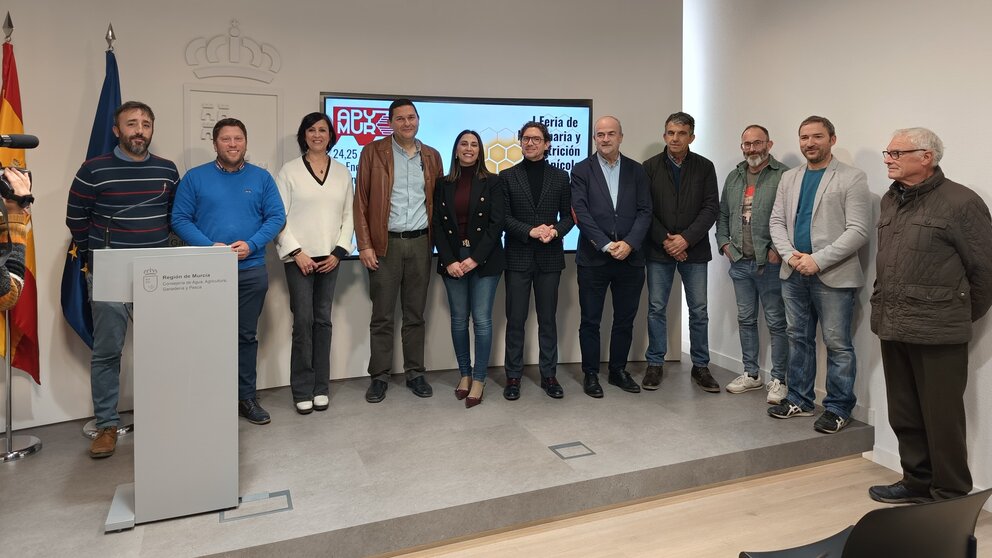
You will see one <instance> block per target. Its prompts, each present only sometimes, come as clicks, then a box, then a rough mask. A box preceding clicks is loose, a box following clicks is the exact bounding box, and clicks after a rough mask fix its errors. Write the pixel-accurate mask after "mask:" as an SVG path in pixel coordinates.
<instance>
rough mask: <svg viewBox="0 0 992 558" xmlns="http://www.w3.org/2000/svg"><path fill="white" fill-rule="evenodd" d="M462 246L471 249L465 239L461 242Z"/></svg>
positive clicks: (469, 243) (470, 245) (470, 244)
mask: <svg viewBox="0 0 992 558" xmlns="http://www.w3.org/2000/svg"><path fill="white" fill-rule="evenodd" d="M462 246H464V247H465V248H471V247H472V243H471V242H469V240H468V239H467V238H466V239H465V240H463V241H462Z"/></svg>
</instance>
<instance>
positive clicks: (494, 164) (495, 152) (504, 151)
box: [479, 128, 524, 173]
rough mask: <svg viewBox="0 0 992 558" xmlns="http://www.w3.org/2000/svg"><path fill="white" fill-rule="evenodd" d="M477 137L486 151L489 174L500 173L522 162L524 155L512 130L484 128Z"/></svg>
mask: <svg viewBox="0 0 992 558" xmlns="http://www.w3.org/2000/svg"><path fill="white" fill-rule="evenodd" d="M479 135H480V136H482V143H483V145H484V149H485V150H486V168H487V169H489V170H490V171H491V172H495V173H500V172H502V171H504V170H506V169H508V168H510V167H512V166H513V165H515V164H517V163H519V162H520V161H521V160H523V158H524V153H523V151H522V150H521V149H520V143H518V142H517V137H516V133H515V132H513V131H512V130H508V129H506V128H502V129H500V130H493V129H492V128H486V129H484V130H482V132H481V133H480V134H479Z"/></svg>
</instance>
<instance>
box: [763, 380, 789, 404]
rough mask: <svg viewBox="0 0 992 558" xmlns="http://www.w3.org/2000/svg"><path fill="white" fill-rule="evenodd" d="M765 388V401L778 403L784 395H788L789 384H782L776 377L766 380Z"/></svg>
mask: <svg viewBox="0 0 992 558" xmlns="http://www.w3.org/2000/svg"><path fill="white" fill-rule="evenodd" d="M765 389H767V390H768V399H767V401H768V404H769V405H778V404H779V403H781V402H782V400H783V399H785V396H786V395H789V386H787V385H785V384H783V383H782V382H780V381H778V380H777V379H776V380H772V381H770V382H768V385H766V386H765Z"/></svg>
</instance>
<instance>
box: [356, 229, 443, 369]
mask: <svg viewBox="0 0 992 558" xmlns="http://www.w3.org/2000/svg"><path fill="white" fill-rule="evenodd" d="M430 279H431V244H430V239H429V238H428V237H427V235H423V236H420V237H417V238H409V239H404V238H390V239H389V246H388V249H387V250H386V255H385V256H382V257H380V258H379V269H378V270H376V271H369V298H371V299H372V319H371V321H370V323H369V337H370V342H369V345H370V349H371V353H372V354H371V355H370V357H369V375H370V376H372V379H373V380H388V376H387V375H388V374H389V371H390V370H391V369H392V367H393V336H394V335H395V332H396V320H395V316H396V297H397V296H399V298H400V307H401V309H402V313H403V329H402V336H403V371H404V372H405V373H406V379H407V380H412V379H414V378H417V377H419V376H423V374H424V371H425V370H426V368H425V367H424V336H425V332H426V327H425V325H424V307H426V306H427V286H428V284H429V283H430Z"/></svg>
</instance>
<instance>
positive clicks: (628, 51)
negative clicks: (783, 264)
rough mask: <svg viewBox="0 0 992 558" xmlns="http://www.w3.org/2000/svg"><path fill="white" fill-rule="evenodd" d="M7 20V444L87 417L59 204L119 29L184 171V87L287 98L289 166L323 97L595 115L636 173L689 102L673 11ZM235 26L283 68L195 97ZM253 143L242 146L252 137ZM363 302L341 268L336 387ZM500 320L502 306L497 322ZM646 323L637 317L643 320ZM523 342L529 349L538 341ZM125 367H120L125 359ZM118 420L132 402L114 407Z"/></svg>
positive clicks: (587, 0) (359, 5) (354, 357)
mask: <svg viewBox="0 0 992 558" xmlns="http://www.w3.org/2000/svg"><path fill="white" fill-rule="evenodd" d="M4 8H5V9H7V10H9V11H10V13H11V16H12V18H13V20H14V24H15V27H16V30H15V32H14V36H13V39H14V45H15V51H16V55H17V63H18V68H19V76H20V84H21V95H22V98H23V100H24V102H23V106H24V120H25V131H26V132H28V133H32V134H36V135H38V136H39V137H40V138H41V147H40V148H39V149H36V150H34V151H32V152H30V153H29V154H28V161H29V165H30V167H31V168H32V170H33V171H34V176H35V195H36V197H37V200H38V201H37V203H36V205H35V213H34V223H35V246H36V249H37V267H38V269H37V271H38V278H39V279H38V290H39V299H40V300H39V311H38V313H39V337H40V342H41V368H42V385H41V386H40V387H39V386H35V385H34V384H33V383H32V382H31V381H30V380H29V379H28V378H27V377H26V376H25V375H24V374H22V373H20V372H15V378H14V381H13V390H14V413H13V416H14V420H13V422H14V426H15V428H24V427H30V426H36V425H41V424H48V423H53V422H59V421H64V420H69V419H76V418H80V417H86V416H89V415H90V414H91V413H92V409H91V404H90V398H89V349H88V348H87V347H86V346H85V345H84V344H83V343H82V342H81V341H79V340H78V339H77V338H76V337H75V334H74V333H73V332H72V331H71V330H70V329H69V327H68V326H67V325H66V324H65V322H64V320H63V318H62V316H61V310H60V306H59V282H60V277H61V273H62V264H63V261H64V250H65V247H66V245H67V243H68V239H69V235H68V231H67V230H66V228H65V225H64V219H65V201H66V195H67V191H68V187H69V183H70V182H71V179H72V176H73V174H74V173H75V171H76V169H77V168H78V167H79V164H80V163H81V162H82V159H83V157H84V155H85V150H86V143H87V141H88V139H89V133H90V127H91V125H92V121H93V112H94V110H95V107H96V101H97V97H98V95H99V89H100V84H101V83H102V80H103V75H104V56H103V51H104V49H105V46H106V45H105V42H104V40H103V36H104V33H105V31H106V28H107V24H108V22H111V21H112V22H113V24H114V28H115V30H116V32H117V35H118V37H119V40H118V41H117V43H116V52H117V57H118V63H119V66H120V72H121V89H122V94H123V97H124V98H125V99H139V100H143V101H145V102H147V103H149V104H150V105H151V106H152V107H153V109H154V110H155V112H156V115H157V117H158V119H157V122H156V130H155V138H154V142H153V145H152V151H153V152H155V153H157V154H159V155H162V156H165V157H168V158H170V159H173V160H175V161H176V162H177V163H178V164H180V165H182V160H183V152H182V137H183V135H182V134H183V130H182V110H183V86H184V84H190V83H199V84H207V83H209V84H217V85H223V86H231V87H239V86H250V87H256V88H262V89H269V90H273V91H280V92H281V94H282V107H283V112H284V113H283V115H282V121H283V123H284V128H285V129H284V130H283V131H284V133H285V137H284V138H281V142H282V146H283V152H284V155H285V157H287V158H288V157H292V156H294V155H295V154H296V151H295V147H294V141H293V140H292V135H293V134H295V130H296V125H297V123H298V122H299V118H300V117H301V116H302V115H303V114H305V113H307V112H311V111H313V110H318V109H319V108H320V107H319V103H318V94H319V93H320V92H321V91H340V92H374V93H384V94H397V95H402V94H420V95H431V94H434V95H463V96H481V97H548V98H591V99H593V100H594V111H595V113H596V114H597V115H600V114H607V113H612V114H615V115H617V116H618V117H619V118H620V119H621V120H622V121H623V123H624V132H625V143H624V147H625V148H626V149H625V151H626V152H627V154H628V155H630V156H632V157H634V158H637V159H645V158H647V157H648V156H650V155H652V154H654V153H656V152H657V151H659V150H660V148H661V145H660V142H659V137H660V134H659V132H658V131H659V130H660V129H661V127H662V123H663V121H664V118H665V116H667V115H668V113H670V112H672V111H673V110H676V109H677V108H678V105H679V99H680V96H681V90H682V82H681V48H680V45H681V43H682V7H681V2H679V1H678V0H663V1H661V2H650V3H641V2H635V1H626V2H620V3H602V2H598V1H594V0H579V1H565V0H555V1H545V2H528V1H525V0H509V1H507V2H502V3H500V4H498V5H494V4H487V3H473V2H458V1H456V0H436V1H427V0H420V1H416V2H389V1H384V0H363V1H357V0H355V1H350V2H320V1H317V0H306V1H298V2H291V3H286V2H282V3H280V2H270V3H261V2H235V1H231V0H228V1H217V2H194V1H191V0H177V1H174V2H166V3H149V2H137V3H136V2H124V1H120V0H113V1H110V0H108V1H102V2H64V1H57V0H13V1H11V2H7V3H6V4H5V5H4ZM232 19H237V20H238V22H239V27H240V30H241V33H242V36H244V37H248V38H252V39H254V40H256V41H258V42H264V43H269V44H271V45H273V46H275V48H276V49H277V50H278V51H279V52H280V53H281V55H282V68H281V70H280V71H279V72H278V74H277V75H276V77H275V79H274V80H273V81H272V83H271V84H269V85H263V84H260V83H258V82H247V81H245V80H240V79H231V78H211V79H205V80H197V78H196V77H195V76H194V75H193V73H192V71H191V70H190V68H189V67H187V66H186V62H185V57H184V53H185V47H186V44H187V43H188V42H189V41H190V40H192V39H194V38H197V37H212V36H214V35H217V34H220V33H226V32H227V30H228V28H229V25H230V21H231V20H232ZM519 124H521V123H510V126H511V127H513V126H516V125H519ZM422 125H423V126H430V123H429V122H424V123H422ZM248 126H249V137H251V135H250V132H251V122H248ZM435 147H438V148H439V149H449V148H450V147H449V146H448V145H439V146H435ZM250 148H251V143H250V142H249V149H250ZM181 170H185V169H181ZM270 256H271V254H270ZM269 263H270V277H271V288H270V291H269V295H268V298H267V300H266V306H265V310H264V313H263V316H262V323H261V327H260V335H259V338H260V343H261V346H260V350H259V355H260V356H259V387H263V388H264V387H271V386H277V385H284V384H286V383H288V377H289V372H288V364H289V339H290V328H291V325H290V324H291V322H290V314H289V310H288V301H287V296H286V289H285V282H284V279H283V274H282V270H281V268H280V265H279V264H278V263H276V262H274V261H270V262H269ZM575 290H576V289H575V270H574V265H573V264H572V263H570V264H569V268H568V270H567V271H566V273H565V274H563V276H562V294H561V301H560V303H559V313H558V319H559V328H560V335H559V337H560V340H561V343H560V353H561V360H562V361H566V362H576V361H578V360H579V349H578V340H577V329H578V321H579V313H578V304H577V296H576V294H575ZM367 293H368V291H367V281H366V278H365V274H364V272H363V271H362V270H361V269H360V267H359V264H358V263H357V262H345V263H344V264H342V270H341V277H340V278H339V282H338V287H337V293H336V298H335V308H334V316H333V321H334V324H335V326H336V327H335V328H334V341H333V347H332V356H333V363H332V367H333V372H332V373H333V375H334V377H335V378H340V377H348V376H362V375H364V374H365V367H366V363H367V359H368V316H369V302H368V297H367V296H368V295H367ZM428 304H429V308H428V313H427V319H428V330H429V331H428V335H429V341H428V347H427V366H428V368H431V369H444V368H453V367H454V357H453V354H452V349H451V341H450V336H449V334H448V320H447V319H446V317H447V303H446V301H445V299H444V294H443V287H442V286H441V282H440V281H433V282H432V285H431V292H430V295H429V302H428ZM502 304H503V300H502V288H501V289H500V294H499V296H498V298H497V301H496V305H497V307H496V308H497V311H496V316H497V317H499V316H501V314H502V313H501V312H500V311H499V309H501V308H502ZM645 307H646V306H645V305H644V303H643V301H642V312H641V317H642V318H643V316H644V310H643V308H645ZM439 316H440V317H442V318H441V319H437V318H438V317H439ZM531 322H533V320H531ZM643 324H644V322H643V320H642V319H639V320H638V330H637V332H636V334H635V346H634V349H633V350H632V354H633V355H634V356H635V358H637V359H640V358H642V356H641V355H643V350H644V345H645V343H646V341H645V334H644V325H643ZM529 325H530V326H531V327H532V328H533V327H534V324H533V323H531V324H529ZM191 327H196V326H195V324H192V325H191ZM607 330H608V328H607ZM502 331H503V328H502V322H501V321H499V322H497V330H496V338H497V340H498V342H497V343H496V346H495V347H494V358H493V364H494V365H500V364H502V350H503V345H502V342H501V333H502ZM530 338H531V339H534V338H536V336H535V334H534V332H533V331H531V332H530ZM530 345H531V346H529V347H528V355H527V359H528V361H530V362H534V361H536V354H537V347H536V344H535V343H530ZM604 354H605V353H604ZM125 367H126V368H129V367H130V359H129V358H126V359H125ZM127 383H128V382H127V381H125V384H126V385H125V389H124V390H125V393H128V390H129V387H128V385H127ZM129 404H130V401H129V399H128V397H127V396H125V400H124V401H123V402H122V406H123V407H127V406H128V405H129ZM285 404H287V405H288V404H289V401H288V400H287V401H286V402H285ZM0 420H2V419H0Z"/></svg>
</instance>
